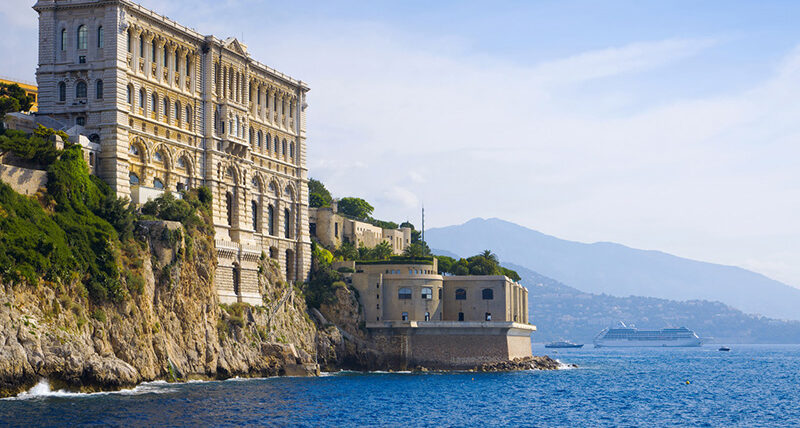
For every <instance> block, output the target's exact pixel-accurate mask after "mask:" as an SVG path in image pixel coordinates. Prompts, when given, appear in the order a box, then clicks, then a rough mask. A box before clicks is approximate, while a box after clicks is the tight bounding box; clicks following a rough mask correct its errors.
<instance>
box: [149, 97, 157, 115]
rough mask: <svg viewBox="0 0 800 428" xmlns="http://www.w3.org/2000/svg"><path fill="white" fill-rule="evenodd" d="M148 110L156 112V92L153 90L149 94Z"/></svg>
mask: <svg viewBox="0 0 800 428" xmlns="http://www.w3.org/2000/svg"><path fill="white" fill-rule="evenodd" d="M150 111H151V112H153V114H158V94H156V93H155V92H153V94H152V95H150Z"/></svg>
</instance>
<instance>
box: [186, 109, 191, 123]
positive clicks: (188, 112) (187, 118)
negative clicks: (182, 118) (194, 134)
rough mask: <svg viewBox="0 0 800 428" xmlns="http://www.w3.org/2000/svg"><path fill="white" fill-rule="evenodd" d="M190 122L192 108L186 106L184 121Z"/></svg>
mask: <svg viewBox="0 0 800 428" xmlns="http://www.w3.org/2000/svg"><path fill="white" fill-rule="evenodd" d="M191 122H192V110H191V109H190V108H189V106H186V123H191Z"/></svg>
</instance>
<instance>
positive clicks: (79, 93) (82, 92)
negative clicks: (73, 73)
mask: <svg viewBox="0 0 800 428" xmlns="http://www.w3.org/2000/svg"><path fill="white" fill-rule="evenodd" d="M75 98H86V82H84V81H83V80H81V81H79V82H78V84H77V85H75Z"/></svg>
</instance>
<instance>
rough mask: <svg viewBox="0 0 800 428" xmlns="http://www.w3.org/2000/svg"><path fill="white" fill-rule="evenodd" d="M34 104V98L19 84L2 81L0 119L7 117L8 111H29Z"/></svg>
mask: <svg viewBox="0 0 800 428" xmlns="http://www.w3.org/2000/svg"><path fill="white" fill-rule="evenodd" d="M32 105H33V99H32V98H31V97H30V96H28V94H26V93H25V90H24V89H22V88H20V87H19V85H17V84H16V83H13V84H11V85H9V84H6V83H0V119H2V118H3V117H5V115H6V113H10V112H15V111H28V110H30V109H31V106H32Z"/></svg>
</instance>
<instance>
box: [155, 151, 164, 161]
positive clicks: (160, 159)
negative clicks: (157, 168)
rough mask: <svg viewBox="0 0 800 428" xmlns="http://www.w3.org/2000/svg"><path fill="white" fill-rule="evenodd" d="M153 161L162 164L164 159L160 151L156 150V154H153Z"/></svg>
mask: <svg viewBox="0 0 800 428" xmlns="http://www.w3.org/2000/svg"><path fill="white" fill-rule="evenodd" d="M153 160H154V161H156V162H164V157H163V156H162V155H161V150H156V152H155V153H153Z"/></svg>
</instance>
